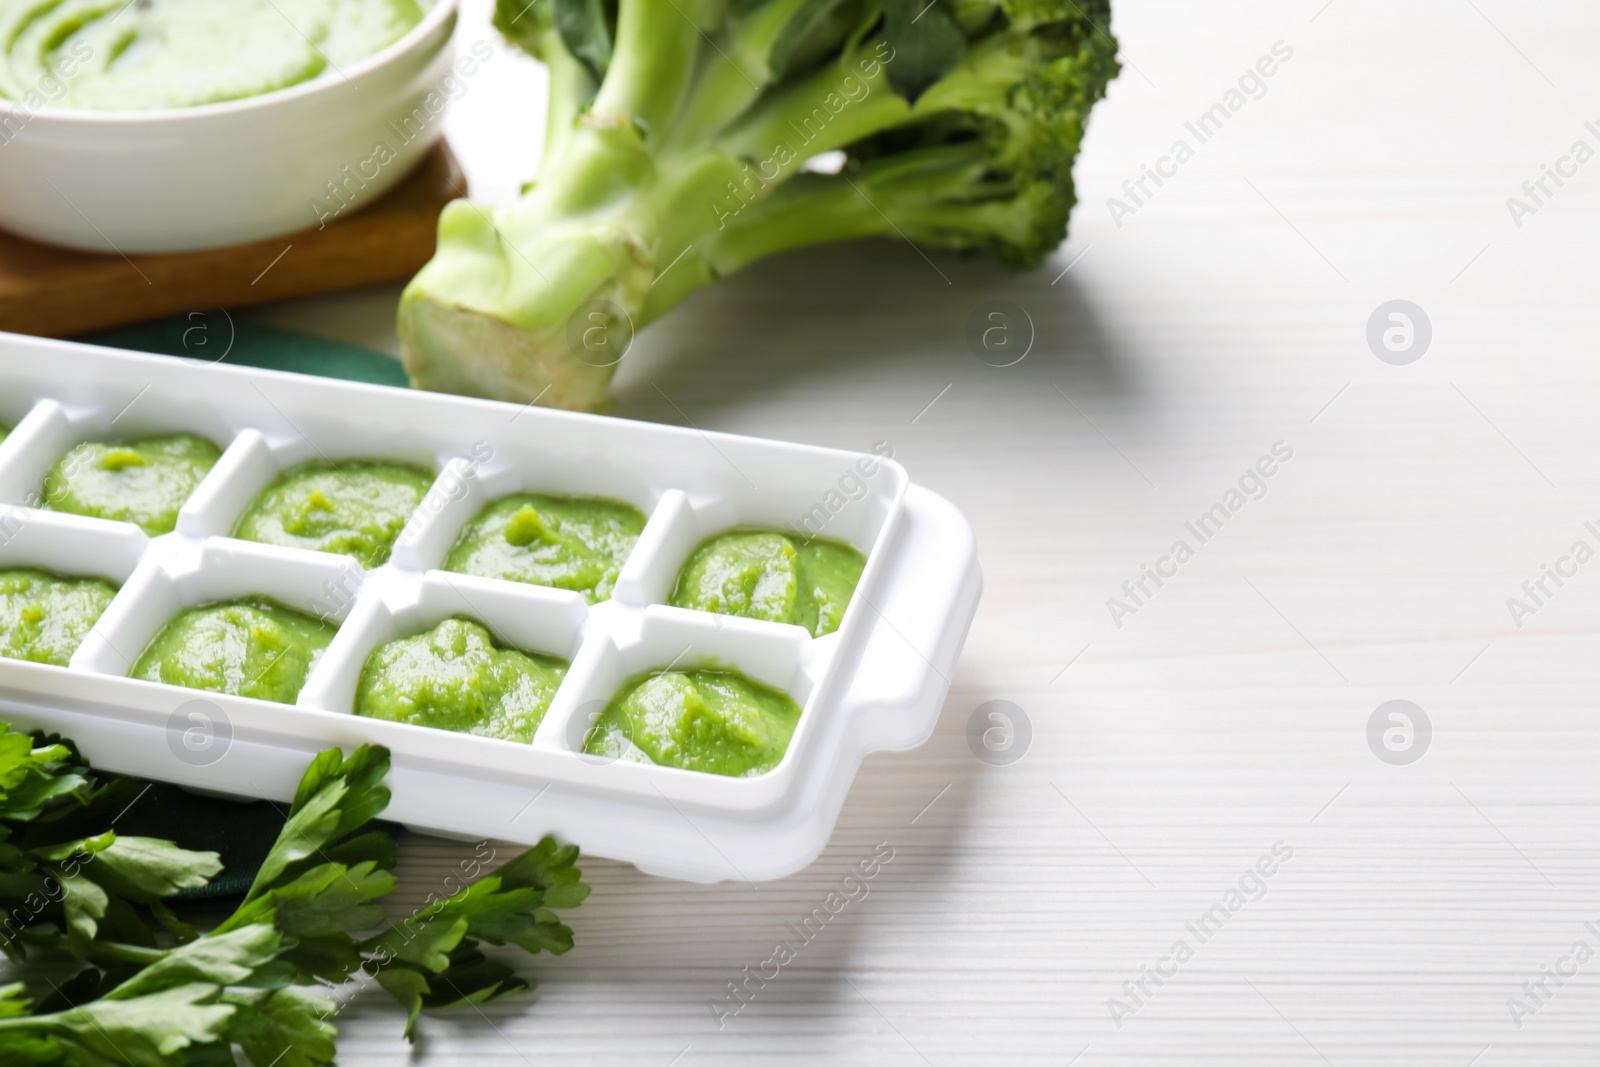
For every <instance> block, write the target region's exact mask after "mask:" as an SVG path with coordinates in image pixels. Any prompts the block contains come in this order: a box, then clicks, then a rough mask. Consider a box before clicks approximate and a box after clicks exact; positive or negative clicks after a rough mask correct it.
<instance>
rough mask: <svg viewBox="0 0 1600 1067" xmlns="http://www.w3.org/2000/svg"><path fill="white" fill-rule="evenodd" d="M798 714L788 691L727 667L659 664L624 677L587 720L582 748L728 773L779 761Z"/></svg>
mask: <svg viewBox="0 0 1600 1067" xmlns="http://www.w3.org/2000/svg"><path fill="white" fill-rule="evenodd" d="M799 721H800V707H799V705H797V704H796V703H795V702H794V701H793V700H792V699H790V697H789V694H787V693H785V692H783V691H782V690H779V689H772V688H769V687H768V686H764V685H762V684H760V683H759V682H753V681H751V680H750V679H748V678H746V677H744V676H743V675H742V674H736V673H734V672H732V671H713V670H697V671H667V672H664V673H659V674H650V675H644V676H641V677H637V678H634V679H632V680H630V681H629V682H628V683H627V684H626V685H624V686H623V688H622V691H621V692H620V693H619V694H618V695H617V696H616V697H615V698H614V699H613V700H612V701H611V703H610V704H608V705H607V706H606V709H605V711H603V712H602V713H601V714H600V717H599V718H598V719H597V720H595V725H594V728H593V729H591V730H590V731H589V736H588V738H586V739H585V742H584V749H583V750H584V751H585V752H587V753H589V754H590V755H595V756H614V757H619V758H622V759H627V760H631V761H633V762H640V763H643V762H649V763H655V764H657V765H659V766H663V767H678V768H680V769H682V770H686V771H703V772H705V773H707V774H722V775H727V776H730V777H752V776H754V775H758V774H765V773H766V772H768V771H770V770H772V768H774V767H776V766H777V765H778V764H779V763H781V762H782V761H783V754H784V753H785V752H787V751H788V750H789V739H790V738H791V737H793V736H794V728H795V725H796V724H797V723H798V722H799Z"/></svg>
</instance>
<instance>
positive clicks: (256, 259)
mask: <svg viewBox="0 0 1600 1067" xmlns="http://www.w3.org/2000/svg"><path fill="white" fill-rule="evenodd" d="M466 191H467V182H466V178H465V176H464V175H463V174H462V172H461V167H460V165H459V164H458V163H457V162H456V159H455V156H453V155H452V154H451V152H450V149H449V148H448V146H446V145H445V144H444V143H443V142H440V144H439V146H438V147H437V148H435V149H434V150H433V151H432V152H431V153H430V154H429V155H428V156H427V157H426V158H425V159H424V160H423V162H422V163H421V165H420V166H418V167H417V169H416V170H415V171H414V172H413V173H412V174H411V176H410V177H408V178H406V180H405V181H403V182H401V183H400V185H398V186H396V187H395V188H394V189H392V190H390V191H389V192H388V193H386V194H385V195H384V196H383V197H382V198H380V199H379V200H377V201H376V202H374V203H372V204H370V205H368V206H367V207H365V208H363V209H362V210H360V211H358V212H356V213H354V214H352V215H351V216H350V217H349V218H346V219H341V220H340V221H338V222H335V223H332V224H330V225H329V226H328V227H327V228H326V229H323V230H314V229H313V230H303V231H301V232H299V233H294V234H289V235H287V236H284V237H274V238H272V239H271V240H268V241H260V242H257V243H255V244H248V245H237V246H234V247H231V248H218V249H212V250H209V251H204V252H178V253H164V254H160V255H133V256H127V257H123V256H119V255H102V254H99V253H94V252H79V251H75V250H73V249H67V248H59V247H56V246H54V245H45V244H39V243H37V242H35V241H30V240H27V239H26V238H22V237H16V236H13V235H11V234H8V233H5V232H3V231H0V330H9V331H12V332H14V333H29V334H37V335H41V336H45V337H67V336H72V335H74V334H80V333H84V332H87V331H89V330H97V329H102V328H104V327H107V326H119V325H122V324H124V323H130V322H141V321H143V320H146V319H154V318H161V317H164V316H167V315H175V314H181V313H184V312H187V311H193V310H205V309H210V308H217V307H226V308H234V307H244V306H246V305H249V304H261V303H266V302H268V301H271V300H283V299H286V298H288V297H296V296H310V295H312V294H315V293H325V292H331V291H333V290H336V289H349V288H354V287H355V286H359V285H370V284H372V283H373V282H382V281H392V280H394V279H397V278H406V277H409V276H410V275H412V274H414V273H416V272H417V270H418V269H419V268H421V266H422V265H423V264H424V263H426V262H427V261H428V258H429V257H430V256H432V255H433V248H434V240H435V235H436V232H437V227H438V222H439V210H440V208H442V207H444V205H445V204H446V203H448V202H449V201H451V200H454V199H456V198H457V197H462V196H465V195H466Z"/></svg>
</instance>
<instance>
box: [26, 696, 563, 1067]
mask: <svg viewBox="0 0 1600 1067" xmlns="http://www.w3.org/2000/svg"><path fill="white" fill-rule="evenodd" d="M0 730H3V732H0V950H3V951H4V952H5V953H6V955H7V956H8V957H10V958H11V960H12V961H13V962H16V963H23V962H25V961H26V960H28V959H30V958H32V957H34V956H36V955H40V954H66V955H67V956H69V957H71V958H72V959H75V960H77V961H78V962H79V963H81V964H82V967H81V969H79V970H78V971H77V972H76V973H75V974H74V975H73V976H72V977H70V978H69V979H67V980H66V981H64V982H52V983H50V992H49V994H48V995H45V996H43V997H41V998H39V999H37V1000H35V999H34V998H32V997H30V995H29V993H28V991H27V989H26V988H25V986H24V984H23V983H21V982H16V983H13V984H10V985H4V986H0V1063H4V1064H7V1065H11V1064H17V1065H23V1064H27V1065H40V1067H55V1065H65V1067H125V1065H132V1067H231V1065H233V1064H234V1063H235V1062H236V1059H235V1050H238V1051H240V1052H242V1053H243V1054H244V1056H245V1057H246V1058H247V1059H248V1060H249V1062H250V1063H251V1064H253V1065H255V1067H321V1065H325V1064H331V1063H332V1062H333V1059H334V1051H335V1048H334V1042H335V1039H336V1037H337V1031H336V1030H335V1028H334V1026H333V1025H332V1024H331V1023H330V1022H329V1021H328V1018H329V1016H330V1015H332V1014H334V1012H335V1011H336V1010H337V1004H336V1002H335V1001H334V1000H331V999H329V998H328V997H326V996H323V995H322V994H321V993H318V992H316V991H315V990H314V987H317V986H322V987H324V988H325V989H328V988H333V987H341V986H343V985H345V984H347V983H351V982H352V981H371V982H375V983H376V984H377V985H378V986H380V987H381V988H383V989H385V990H387V991H388V992H389V993H390V994H391V995H392V996H394V998H395V999H396V1000H398V1001H399V1002H400V1004H401V1006H402V1007H404V1009H405V1011H406V1014H407V1018H406V1030H405V1033H406V1037H407V1038H408V1039H409V1038H412V1037H413V1036H414V1034H415V1027H416V1022H417V1018H418V1016H419V1015H420V1014H421V1012H423V1011H424V1010H433V1009H443V1008H449V1007H453V1006H457V1005H466V1004H482V1003H484V1002H486V1001H490V1000H494V999H496V998H498V997H503V996H507V995H510V994H513V993H518V992H522V991H525V990H528V989H530V988H532V984H531V983H530V982H528V981H527V980H526V979H524V978H522V977H520V976H518V975H517V974H516V972H515V971H514V970H513V969H512V968H511V967H509V966H507V965H506V964H504V963H502V962H500V961H498V960H493V959H490V958H488V957H487V956H485V955H484V953H483V951H482V948H481V946H482V945H483V944H485V943H487V944H490V945H516V946H518V947H520V948H522V949H524V950H526V951H528V952H530V953H538V952H541V951H548V952H551V953H555V954H560V953H563V952H566V951H567V950H568V949H570V948H571V947H572V930H571V929H570V928H568V927H567V926H566V925H565V924H564V923H562V922H561V920H560V919H559V918H558V917H557V915H556V913H555V911H553V910H552V909H557V908H573V907H576V906H578V904H580V903H582V901H583V899H584V898H585V897H586V896H588V894H589V888H588V886H586V885H584V884H583V882H582V880H581V879H582V873H581V872H580V871H579V870H578V868H577V867H576V866H575V865H574V864H575V862H576V860H577V858H578V850H577V848H576V847H575V846H561V845H558V844H557V843H556V842H555V840H554V839H553V838H549V837H547V838H545V839H544V840H543V841H541V842H540V843H539V844H538V845H536V846H535V847H533V848H531V849H529V850H528V851H526V852H524V853H523V854H521V855H520V856H517V857H516V858H514V859H512V860H511V861H509V862H507V863H505V864H503V865H502V866H500V867H499V868H498V869H496V870H494V871H493V872H491V873H489V874H486V875H484V876H483V877H481V878H478V879H476V880H475V881H472V882H469V883H467V884H466V885H465V886H463V887H462V888H461V889H460V890H459V891H457V892H455V893H454V894H452V895H451V896H449V897H447V898H443V899H431V900H430V903H429V904H428V905H427V906H426V907H424V908H422V909H420V910H418V911H417V912H416V913H414V914H413V915H411V916H409V917H407V918H406V919H404V920H402V921H400V922H396V923H389V922H387V920H386V917H385V913H384V910H383V908H382V906H381V905H380V904H379V901H380V900H381V899H382V898H383V897H385V896H386V895H388V894H389V893H390V892H392V891H393V890H394V888H395V877H394V867H395V846H394V839H393V838H392V837H390V836H389V835H388V834H386V833H383V832H380V831H363V827H365V826H367V824H369V823H370V822H371V821H372V820H373V819H374V818H375V817H376V816H377V815H378V814H379V813H380V812H382V811H383V810H384V808H385V807H386V806H387V805H388V803H389V791H388V789H386V788H385V787H384V786H383V779H384V776H385V775H386V774H387V773H388V770H389V753H388V751H387V750H386V749H384V748H381V747H378V746H371V745H363V746H362V747H360V748H358V749H356V750H355V751H354V752H352V753H351V754H349V755H348V756H346V755H345V754H344V753H343V752H341V751H340V750H338V749H332V750H329V751H327V752H323V753H321V754H319V755H318V756H317V757H316V758H315V759H314V760H313V761H312V763H311V766H310V767H309V768H307V770H306V773H305V776H304V777H303V778H302V779H301V782H300V787H299V789H298V790H297V792H296V794H295V798H294V802H293V804H292V805H291V807H290V809H289V815H288V819H287V821H286V822H285V824H284V826H283V829H282V831H281V832H280V833H279V835H278V838H277V841H276V842H275V843H274V845H273V847H272V849H271V851H270V852H269V853H268V854H267V857H266V859H265V860H264V861H263V862H262V864H261V867H260V870H259V872H258V873H257V875H256V877H255V881H254V882H253V883H252V884H251V886H250V888H249V890H248V892H247V893H246V894H245V897H244V899H243V901H242V902H241V903H240V904H239V906H238V908H237V910H235V911H234V912H233V914H232V915H230V916H229V917H228V918H226V919H225V920H223V922H222V923H221V924H220V925H218V926H216V927H214V928H213V929H211V930H209V931H208V932H205V933H201V932H199V931H198V930H197V929H195V927H194V926H192V925H190V924H189V923H188V922H186V921H185V920H184V919H183V918H182V917H180V914H179V908H178V906H177V905H176V903H175V902H174V901H173V900H172V898H173V897H175V896H176V895H177V894H179V893H181V892H182V891H184V890H186V889H188V890H192V889H198V888H200V887H203V886H206V885H207V884H208V883H210V881H211V880H212V879H213V878H215V877H216V876H217V875H218V874H219V873H220V872H221V870H222V863H221V861H220V859H219V857H218V855H217V854H216V853H214V852H196V851H190V850H187V849H183V848H180V847H178V846H177V845H176V844H174V843H173V842H171V841H166V840H161V839H158V838H151V837H137V836H128V835H122V834H118V833H117V832H116V831H115V830H114V829H112V828H111V825H112V824H113V823H114V822H115V821H116V818H117V816H118V815H119V813H120V812H122V811H124V810H126V808H127V806H128V805H130V804H132V803H134V802H136V801H137V799H138V797H139V796H140V795H142V794H141V789H142V788H143V786H142V783H140V782H139V781H138V780H136V779H131V778H124V777H105V776H102V775H99V774H96V773H95V772H93V771H92V770H91V769H90V768H89V767H88V766H87V765H86V764H85V763H84V762H83V760H82V759H81V758H80V757H79V756H78V754H77V752H76V750H75V749H74V748H73V747H72V746H71V744H70V743H69V742H65V741H63V740H61V739H59V738H53V737H48V738H47V737H40V736H37V735H28V734H22V733H16V732H12V731H10V730H9V728H4V727H3V724H0Z"/></svg>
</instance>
